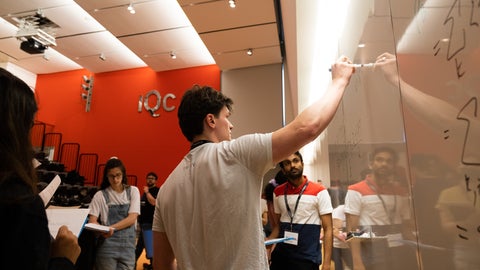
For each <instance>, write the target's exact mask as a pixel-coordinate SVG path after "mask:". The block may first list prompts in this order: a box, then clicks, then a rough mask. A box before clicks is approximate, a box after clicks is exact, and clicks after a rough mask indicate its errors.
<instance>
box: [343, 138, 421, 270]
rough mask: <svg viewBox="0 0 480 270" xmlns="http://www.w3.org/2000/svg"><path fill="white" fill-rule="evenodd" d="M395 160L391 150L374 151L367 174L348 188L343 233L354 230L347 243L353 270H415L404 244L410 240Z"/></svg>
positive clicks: (403, 192)
mask: <svg viewBox="0 0 480 270" xmlns="http://www.w3.org/2000/svg"><path fill="white" fill-rule="evenodd" d="M397 161H398V157H397V154H396V152H395V151H394V150H393V149H391V148H388V147H379V148H377V149H375V150H374V151H373V153H372V155H371V157H370V165H369V167H370V170H371V173H369V174H368V175H367V176H366V178H365V179H364V180H363V181H360V182H358V183H356V184H353V185H351V186H349V187H348V191H347V195H346V197H345V208H344V211H345V214H346V219H347V231H349V232H353V231H358V233H357V235H356V236H357V237H353V238H352V239H350V241H349V243H350V248H351V251H352V259H353V267H354V269H355V270H359V269H361V270H363V269H368V270H372V269H375V270H376V269H381V270H384V269H390V270H392V269H416V258H415V254H414V249H413V248H411V247H408V246H406V245H404V243H405V240H414V237H413V234H412V231H413V228H412V226H411V223H410V208H409V204H408V191H407V190H406V189H405V185H402V183H400V182H399V181H398V179H396V174H395V172H396V171H397V170H396V164H397ZM370 232H371V233H372V234H370ZM362 234H363V235H362ZM347 239H348V236H347Z"/></svg>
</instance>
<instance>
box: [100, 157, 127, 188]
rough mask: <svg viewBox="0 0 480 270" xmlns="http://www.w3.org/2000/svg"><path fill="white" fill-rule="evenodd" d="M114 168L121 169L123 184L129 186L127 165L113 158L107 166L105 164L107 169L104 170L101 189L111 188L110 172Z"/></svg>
mask: <svg viewBox="0 0 480 270" xmlns="http://www.w3.org/2000/svg"><path fill="white" fill-rule="evenodd" d="M113 168H120V170H121V171H122V183H123V184H124V185H127V169H125V165H123V162H122V161H121V160H120V159H118V158H111V159H109V160H108V161H107V164H105V169H103V180H102V184H101V185H100V189H106V188H108V187H109V186H110V182H109V181H108V171H109V170H111V169H113Z"/></svg>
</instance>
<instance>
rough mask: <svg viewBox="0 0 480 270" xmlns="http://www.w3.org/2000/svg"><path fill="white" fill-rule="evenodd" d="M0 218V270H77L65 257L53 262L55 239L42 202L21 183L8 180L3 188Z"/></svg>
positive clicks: (0, 193) (0, 197) (1, 189)
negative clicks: (52, 236)
mask: <svg viewBox="0 0 480 270" xmlns="http://www.w3.org/2000/svg"><path fill="white" fill-rule="evenodd" d="M12 198H23V199H21V200H17V201H15V202H11V201H10V199H12ZM0 216H1V222H0V232H2V240H1V241H0V269H29V270H46V269H49V270H55V269H63V270H70V269H72V270H73V269H74V265H73V263H72V262H71V261H69V260H68V259H66V258H55V259H50V243H51V240H52V238H51V236H50V232H49V230H48V220H47V214H46V212H45V208H44V205H43V201H42V199H41V198H40V196H38V195H36V194H33V193H32V191H31V190H30V189H29V187H28V186H27V185H26V184H24V183H23V182H22V181H19V180H16V179H12V180H7V181H5V182H4V183H3V184H2V185H1V186H0Z"/></svg>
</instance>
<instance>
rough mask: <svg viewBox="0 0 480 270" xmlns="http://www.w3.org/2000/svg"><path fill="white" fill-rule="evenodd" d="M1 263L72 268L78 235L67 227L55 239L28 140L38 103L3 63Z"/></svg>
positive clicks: (0, 98)
mask: <svg viewBox="0 0 480 270" xmlns="http://www.w3.org/2000/svg"><path fill="white" fill-rule="evenodd" d="M0 107H1V108H2V110H1V112H0V130H1V131H2V135H1V136H0V216H1V217H2V222H0V231H1V232H2V233H3V236H2V241H0V250H2V252H0V269H29V270H46V269H50V270H53V269H55V270H56V269H62V270H70V269H74V264H75V263H76V261H77V258H78V256H79V255H80V246H79V245H78V240H77V237H76V236H75V235H74V234H73V233H72V232H71V231H70V230H69V229H68V228H67V227H66V226H62V227H60V229H59V230H58V233H57V236H56V238H55V239H54V240H52V237H51V236H50V232H49V229H48V220H47V214H46V212H45V207H44V203H43V201H42V199H41V198H40V196H39V195H38V191H37V176H36V173H35V169H34V167H33V162H32V161H33V155H34V152H33V148H32V144H31V141H30V130H31V128H32V125H33V122H34V117H35V113H36V112H37V103H36V101H35V96H34V93H33V91H32V90H31V89H30V87H28V85H27V84H26V83H25V82H23V81H22V80H20V79H19V78H17V77H15V76H14V75H12V74H11V73H9V72H8V71H6V70H5V69H2V68H0Z"/></svg>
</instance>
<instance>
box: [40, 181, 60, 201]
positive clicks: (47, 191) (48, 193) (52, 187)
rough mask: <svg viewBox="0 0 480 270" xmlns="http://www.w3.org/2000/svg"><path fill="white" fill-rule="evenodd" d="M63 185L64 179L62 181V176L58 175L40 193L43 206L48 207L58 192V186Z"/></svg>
mask: <svg viewBox="0 0 480 270" xmlns="http://www.w3.org/2000/svg"><path fill="white" fill-rule="evenodd" d="M61 183H62V179H60V176H58V175H56V176H55V177H54V178H53V179H52V181H51V182H50V184H48V186H47V187H46V188H44V189H43V190H42V192H40V194H39V195H40V198H42V201H43V205H45V206H47V204H48V202H50V199H52V197H53V194H55V191H56V190H57V188H58V186H60V184H61Z"/></svg>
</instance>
